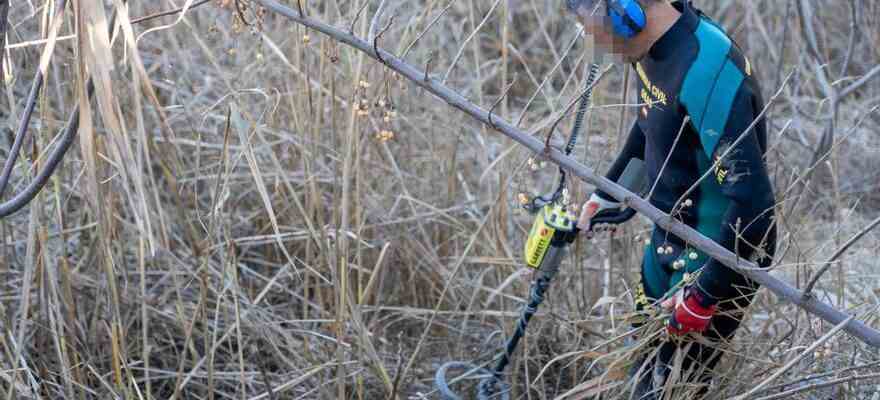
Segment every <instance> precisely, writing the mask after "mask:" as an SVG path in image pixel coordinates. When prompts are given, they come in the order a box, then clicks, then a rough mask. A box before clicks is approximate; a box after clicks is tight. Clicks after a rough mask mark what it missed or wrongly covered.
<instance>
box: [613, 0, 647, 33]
mask: <svg viewBox="0 0 880 400" xmlns="http://www.w3.org/2000/svg"><path fill="white" fill-rule="evenodd" d="M606 3H607V6H608V7H607V8H608V18H610V19H611V27H612V28H613V29H614V33H616V34H617V35H618V36H620V37H623V38H624V39H630V38H632V37H633V36H635V35H638V34H639V32H641V31H642V30H643V29H644V28H645V23H646V19H647V18H646V17H645V10H643V9H642V6H641V5H640V4H639V2H638V0H607V1H606Z"/></svg>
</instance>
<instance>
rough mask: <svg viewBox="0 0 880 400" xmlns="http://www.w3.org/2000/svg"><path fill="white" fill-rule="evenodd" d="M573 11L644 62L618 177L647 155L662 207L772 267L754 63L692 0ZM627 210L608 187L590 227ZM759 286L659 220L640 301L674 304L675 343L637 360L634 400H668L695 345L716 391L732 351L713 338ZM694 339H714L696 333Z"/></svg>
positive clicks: (700, 378) (620, 1) (574, 5)
mask: <svg viewBox="0 0 880 400" xmlns="http://www.w3.org/2000/svg"><path fill="white" fill-rule="evenodd" d="M568 7H569V10H571V11H575V12H576V13H577V15H578V18H579V21H580V22H581V23H582V24H583V26H584V28H585V30H586V32H587V33H588V37H589V38H592V39H593V40H595V42H596V45H597V48H599V49H600V50H602V49H604V50H605V51H608V52H611V53H613V54H614V55H615V56H616V57H618V58H620V59H622V60H623V61H625V62H629V63H632V66H633V68H634V69H635V72H636V74H637V77H638V79H637V80H638V94H639V96H638V97H639V100H640V101H639V103H640V107H639V109H638V116H637V120H636V122H635V123H634V124H633V126H632V130H631V132H630V134H629V137H628V139H627V141H626V143H625V144H624V146H623V149H622V150H621V152H620V155H619V156H618V157H617V159H616V161H615V162H614V163H613V165H612V166H611V168H610V169H609V171H608V173H607V177H608V178H609V179H611V180H615V181H616V180H617V179H618V178H619V177H620V175H621V173H622V172H623V170H624V168H625V167H626V165H627V164H628V162H629V161H630V160H631V159H633V158H637V159H641V160H643V161H644V163H645V166H646V169H647V175H648V177H649V180H650V182H651V183H652V185H651V186H653V183H654V182H656V187H655V188H654V189H653V191H652V192H651V193H650V198H649V199H648V200H649V201H650V202H651V204H653V205H654V206H655V207H657V208H659V209H661V210H663V211H664V212H666V213H668V214H670V215H672V216H673V217H674V218H676V219H678V220H680V221H681V222H683V223H685V224H687V225H689V226H691V227H692V228H694V229H696V230H697V231H699V232H700V233H702V234H703V235H705V236H706V237H708V238H711V239H712V240H714V241H716V242H718V243H719V244H721V245H722V246H724V247H726V248H727V249H729V250H731V251H736V252H738V254H739V256H740V257H742V258H745V259H750V260H752V261H755V262H757V263H758V265H760V266H762V267H767V266H769V265H770V263H771V261H772V258H773V255H774V251H775V247H776V246H775V241H776V231H775V226H774V223H773V215H774V213H773V208H774V204H775V199H774V194H773V187H772V185H771V183H770V178H769V176H768V174H767V168H766V165H765V163H764V152H765V151H766V148H767V133H766V126H765V121H764V119H763V118H760V119H757V121H756V118H758V116H759V114H761V111H762V110H763V108H764V102H763V100H762V98H761V90H760V87H759V85H758V82H757V80H756V77H755V69H754V65H752V63H751V62H750V61H749V60H748V59H747V58H746V57H745V56H744V55H743V53H742V51H741V50H740V49H739V47H738V46H737V44H736V43H734V42H733V40H731V38H730V37H729V36H728V35H727V34H726V33H725V31H724V29H723V28H721V27H720V26H719V25H717V24H716V23H715V22H713V21H712V20H710V19H709V18H708V17H706V16H705V15H703V13H702V12H701V11H699V10H697V9H695V8H694V6H693V5H692V4H691V3H690V2H689V1H687V2H675V3H672V4H670V3H668V2H666V1H662V0H617V1H611V0H605V1H603V0H592V1H590V0H580V1H578V0H568ZM704 176H705V177H706V178H705V179H702V180H701V177H704ZM620 206H621V204H620V203H617V202H616V200H615V199H614V198H613V197H611V196H610V195H608V194H607V193H604V192H602V191H596V192H595V193H594V194H593V195H592V196H591V197H590V199H589V200H588V201H587V202H586V203H585V204H584V206H583V210H582V212H581V216H580V219H579V223H578V226H579V227H580V228H581V229H582V230H584V231H587V232H591V231H592V230H593V228H594V227H593V226H591V224H590V218H591V217H592V216H593V215H595V214H596V213H597V212H602V211H605V212H608V211H613V210H618V209H620ZM756 289H757V284H755V283H754V282H752V281H750V280H748V279H747V278H745V277H744V276H742V275H741V274H739V273H737V272H735V271H733V270H731V269H729V268H727V267H726V266H724V265H722V264H721V263H719V262H717V261H715V260H713V259H711V258H709V257H707V256H706V255H705V254H703V253H702V252H701V251H699V250H697V249H696V248H694V247H692V246H690V245H689V244H688V243H687V242H685V241H683V240H681V239H680V238H678V237H676V236H674V235H672V234H670V233H668V232H666V231H665V230H663V229H662V228H660V227H659V226H655V227H654V230H653V232H652V234H651V238H650V240H649V241H648V242H647V243H646V245H645V254H644V258H643V262H642V268H641V282H640V285H639V287H638V288H637V293H636V295H637V296H636V297H637V298H636V308H637V309H640V310H647V309H649V308H652V307H655V306H657V305H658V303H659V304H660V305H662V306H663V307H665V308H668V309H670V310H671V311H672V316H671V317H670V318H669V321H668V324H667V330H668V331H669V333H670V334H671V335H670V337H672V340H658V341H657V342H656V343H655V348H654V350H656V351H654V352H652V353H651V354H650V355H649V356H646V360H643V361H645V362H643V363H639V365H636V366H635V367H634V371H633V373H632V375H633V376H634V377H635V381H636V385H635V386H636V393H638V396H635V397H634V398H636V399H638V398H643V399H654V398H662V394H663V393H662V387H663V384H664V382H665V379H666V376H667V373H668V372H669V367H668V365H670V364H671V363H672V362H673V359H674V356H675V354H676V352H678V351H682V352H686V357H685V358H684V362H683V365H682V371H691V374H690V376H687V377H684V378H683V379H684V380H686V381H688V382H689V383H690V384H691V385H695V384H696V385H700V386H701V389H699V390H700V391H701V392H702V393H705V391H706V390H707V387H708V385H709V384H710V383H711V370H712V369H713V368H714V367H715V365H716V363H717V362H718V360H719V357H720V355H721V354H720V353H721V352H720V351H716V346H709V345H704V344H702V343H706V341H708V342H712V343H714V344H721V343H723V342H724V341H727V340H729V339H731V338H732V337H733V334H734V331H735V330H736V329H737V327H738V325H739V322H740V320H741V318H742V311H743V310H744V309H745V308H747V307H748V305H749V303H750V302H751V299H752V296H753V294H754V292H755V290H756ZM692 335H702V338H703V339H705V340H700V341H696V340H689V339H693V336H692ZM676 336H677V337H676ZM636 369H637V370H638V371H636ZM686 373H687V372H686ZM636 374H638V376H636Z"/></svg>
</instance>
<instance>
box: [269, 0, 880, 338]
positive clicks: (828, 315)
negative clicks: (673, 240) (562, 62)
mask: <svg viewBox="0 0 880 400" xmlns="http://www.w3.org/2000/svg"><path fill="white" fill-rule="evenodd" d="M256 2H258V3H260V4H262V5H263V6H264V7H266V8H267V9H268V10H271V11H273V12H275V13H278V14H281V15H283V16H285V17H287V18H288V19H290V20H292V21H295V22H297V23H300V24H302V25H305V26H307V27H310V28H312V29H315V30H317V31H319V32H322V33H324V34H326V35H328V36H330V37H332V38H333V39H334V40H337V41H340V42H342V43H345V44H348V45H349V46H352V47H354V48H356V49H358V50H360V51H362V52H364V53H366V54H367V55H368V56H370V57H372V56H373V52H374V49H373V48H372V46H371V44H370V43H368V42H365V41H364V40H361V39H359V38H357V37H354V36H353V35H351V34H349V33H347V32H344V31H342V30H339V29H337V28H335V27H333V26H331V25H328V24H326V23H324V22H321V21H318V20H315V19H312V18H305V17H301V16H299V15H298V13H297V12H296V11H295V10H293V9H291V8H289V7H286V6H284V5H282V4H280V3H278V2H277V1H275V0H256ZM379 52H380V53H382V58H383V59H384V60H385V65H387V66H388V67H389V68H391V69H393V70H395V71H396V72H397V73H399V74H400V75H401V76H404V77H406V78H407V79H410V80H411V81H412V82H413V83H415V84H416V85H418V86H420V87H422V88H423V89H425V90H427V91H429V92H431V93H432V94H434V95H436V96H438V97H440V98H441V99H443V100H444V101H446V102H447V103H448V104H449V105H451V106H452V107H454V108H457V109H459V110H461V111H463V112H465V113H467V114H468V115H470V116H472V117H473V118H475V119H477V120H478V121H480V122H482V123H484V124H487V125H489V121H488V115H489V113H488V112H487V111H486V110H484V109H482V108H480V107H478V106H477V105H475V104H474V103H472V102H471V101H469V100H468V99H466V98H465V97H463V96H462V95H461V94H459V93H457V92H455V91H453V90H452V89H450V88H449V87H447V86H446V85H444V84H443V83H442V82H441V81H438V80H436V79H430V78H429V79H428V80H424V71H420V70H418V69H416V68H415V67H413V66H412V65H410V64H408V63H406V62H405V61H404V60H401V59H400V58H397V57H395V56H394V55H393V54H391V53H389V52H386V51H384V50H382V49H379ZM493 122H495V126H496V129H497V130H498V131H499V132H501V133H502V134H504V135H505V136H508V137H509V138H511V139H513V140H515V141H517V142H519V143H520V144H522V145H523V146H525V147H527V148H528V149H529V150H531V151H532V152H534V153H541V152H543V151H544V150H545V148H544V144H543V143H542V142H541V141H540V140H538V139H536V138H534V137H532V136H530V135H528V134H527V133H526V132H523V131H522V130H520V129H519V128H517V127H516V126H514V125H512V124H511V123H509V122H507V121H505V120H502V119H497V120H496V119H495V118H493ZM547 156H548V159H549V160H551V161H552V162H554V163H555V164H558V165H559V166H560V167H562V168H564V169H566V170H568V171H570V172H571V173H572V174H574V175H575V176H577V177H579V178H581V179H582V180H584V181H586V182H589V183H591V184H594V185H595V186H597V187H599V188H600V189H602V190H603V191H605V192H606V193H608V194H610V195H611V196H613V197H614V198H615V199H617V200H619V201H622V202H624V203H625V204H627V205H628V206H630V207H632V208H633V209H635V210H637V211H639V212H641V213H642V215H644V216H645V217H647V218H649V219H650V220H652V221H654V222H655V223H656V224H657V225H659V226H660V227H662V228H664V229H666V230H667V231H669V232H670V233H672V234H674V235H677V236H679V237H681V238H683V239H685V240H687V241H689V242H691V243H693V244H694V245H695V247H697V248H698V249H700V250H702V251H703V252H704V253H706V254H707V255H708V256H710V257H712V258H714V259H715V260H718V261H719V262H720V263H722V264H724V265H726V266H728V267H730V268H732V269H734V270H736V271H737V272H739V273H742V274H743V275H745V276H747V277H749V278H750V279H752V280H754V281H756V282H758V283H760V284H762V285H764V286H765V287H767V289H769V290H770V291H772V292H773V293H775V294H776V295H777V296H779V297H780V298H783V299H785V300H787V301H789V302H791V303H794V304H795V305H797V306H799V307H801V308H803V309H804V310H806V311H807V312H809V313H811V314H814V315H816V316H818V317H819V318H822V319H823V320H825V321H828V322H830V323H832V324H834V325H839V327H840V328H841V329H843V330H844V331H846V332H847V333H849V334H851V335H853V336H855V337H857V338H859V339H860V340H862V341H863V342H865V343H867V344H869V345H871V346H874V347H880V332H878V331H876V330H874V329H872V328H871V327H868V326H867V325H865V324H864V323H862V322H859V321H856V320H854V319H853V317H852V316H850V315H847V314H846V313H843V312H841V311H838V310H836V309H834V308H833V307H831V306H829V305H828V304H826V303H823V302H820V301H817V300H816V299H813V298H808V297H805V296H803V293H802V292H801V291H800V290H797V289H795V288H794V287H791V286H790V285H788V284H786V283H784V282H782V281H781V280H779V279H777V278H775V277H774V276H772V275H771V274H769V273H767V272H766V271H764V270H761V269H759V268H758V266H757V265H756V264H755V263H753V262H749V261H746V260H741V259H740V260H738V259H737V256H736V255H735V254H733V253H732V252H731V251H729V250H727V249H726V248H724V247H722V246H721V245H719V244H718V243H715V242H714V241H712V240H711V239H709V238H706V237H705V236H703V235H702V234H700V233H699V232H697V231H696V230H694V229H693V228H691V227H689V226H687V225H685V224H683V223H680V222H677V221H675V220H674V219H673V218H671V217H670V216H669V215H667V214H665V213H663V212H662V211H660V210H659V209H657V208H656V207H654V206H653V205H651V204H650V203H648V202H647V201H645V200H644V199H642V198H640V197H638V196H637V195H635V194H633V193H632V192H629V191H628V190H626V189H624V188H623V187H621V186H619V185H618V184H616V183H615V182H612V181H610V180H608V179H607V178H605V177H603V176H600V175H598V174H596V173H595V172H594V171H593V170H592V169H590V168H588V167H586V166H584V165H583V164H581V163H579V162H577V161H576V160H575V159H573V158H571V157H567V156H565V155H564V154H563V153H562V152H560V151H558V150H555V149H551V150H550V151H549V152H548V153H547Z"/></svg>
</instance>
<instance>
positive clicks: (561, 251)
mask: <svg viewBox="0 0 880 400" xmlns="http://www.w3.org/2000/svg"><path fill="white" fill-rule="evenodd" d="M566 247H568V246H567V245H564V246H561V247H558V246H550V248H549V249H548V250H547V255H546V256H544V262H543V263H542V266H541V269H539V270H538V278H537V279H535V281H534V282H532V285H531V286H530V287H529V303H528V304H526V306H525V308H524V309H523V312H522V314H520V317H519V322H518V323H517V324H516V331H514V332H513V336H511V337H510V340H508V341H507V346H506V347H505V349H504V354H502V355H501V359H500V360H498V364H496V365H495V370H494V371H493V374H494V375H495V377H496V378H498V379H500V378H501V374H502V373H503V372H504V369H505V368H507V364H509V363H510V357H511V356H512V355H513V352H514V351H516V346H517V345H518V344H519V340H520V339H522V337H523V336H525V334H526V327H528V325H529V320H531V319H532V316H533V315H535V313H536V312H537V311H538V306H540V305H541V303H543V302H544V296H545V295H546V294H547V288H549V287H550V282H551V281H552V280H553V277H555V276H556V273H557V272H559V265H560V264H561V263H562V257H563V256H564V255H565V249H566Z"/></svg>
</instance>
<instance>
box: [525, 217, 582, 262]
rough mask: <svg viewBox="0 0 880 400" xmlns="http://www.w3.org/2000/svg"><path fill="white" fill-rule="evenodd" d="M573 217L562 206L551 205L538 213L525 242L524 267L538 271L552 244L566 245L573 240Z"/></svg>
mask: <svg viewBox="0 0 880 400" xmlns="http://www.w3.org/2000/svg"><path fill="white" fill-rule="evenodd" d="M575 230H576V228H575V217H574V215H572V214H571V213H569V212H568V211H566V210H565V208H563V207H562V206H560V205H558V204H555V203H551V204H548V205H546V206H544V207H543V208H541V210H540V211H538V214H537V215H536V216H535V222H534V223H533V224H532V229H531V230H530V231H529V239H528V240H527V241H526V248H525V258H526V265H527V266H529V267H530V268H535V269H539V268H541V263H542V262H543V261H544V257H545V256H546V255H547V250H549V249H550V246H551V245H552V244H557V245H563V244H564V245H567V244H569V243H571V242H572V241H573V240H574V236H575Z"/></svg>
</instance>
